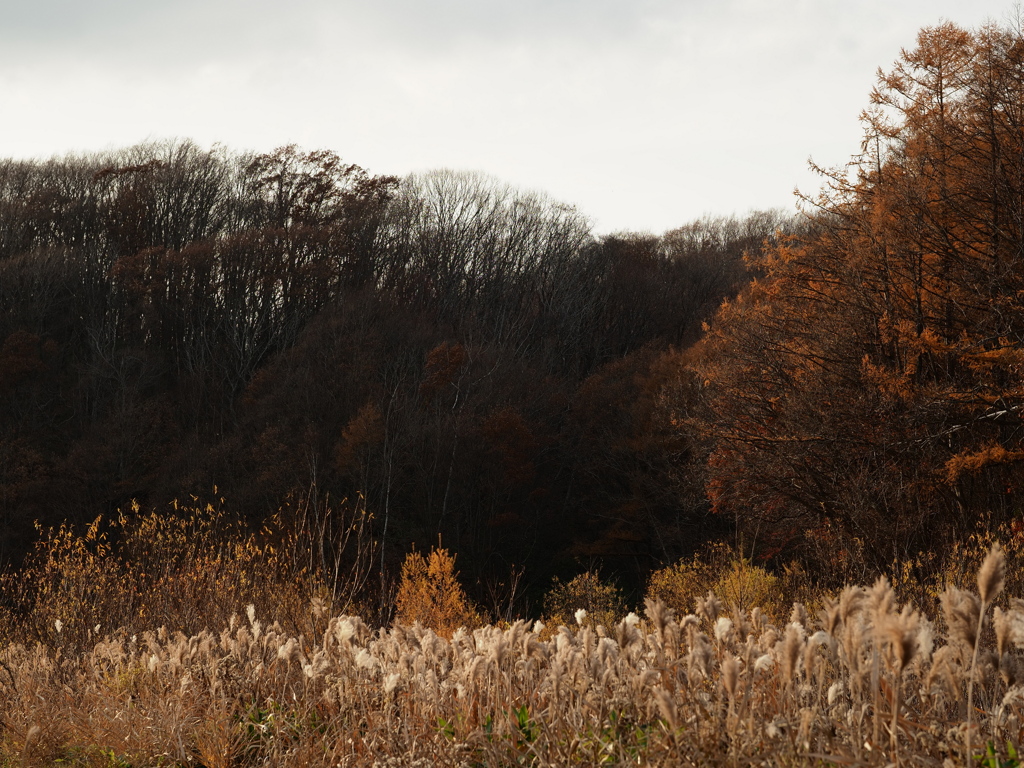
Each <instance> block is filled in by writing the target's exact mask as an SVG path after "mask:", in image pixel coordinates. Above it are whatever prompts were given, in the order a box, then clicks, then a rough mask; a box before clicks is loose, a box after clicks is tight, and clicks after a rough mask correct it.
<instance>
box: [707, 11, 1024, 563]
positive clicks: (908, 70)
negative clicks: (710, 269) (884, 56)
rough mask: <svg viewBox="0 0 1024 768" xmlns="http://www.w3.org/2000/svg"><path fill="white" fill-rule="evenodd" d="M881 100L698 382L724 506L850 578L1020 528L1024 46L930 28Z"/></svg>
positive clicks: (758, 535) (716, 495) (1005, 34)
mask: <svg viewBox="0 0 1024 768" xmlns="http://www.w3.org/2000/svg"><path fill="white" fill-rule="evenodd" d="M871 101H872V104H871V107H870V108H869V109H868V110H867V111H866V112H865V114H864V116H863V122H864V128H865V135H864V142H863V145H862V147H861V152H860V153H859V154H858V155H857V156H855V157H854V159H853V160H852V162H851V164H850V165H849V166H848V167H846V168H839V169H836V170H834V171H827V172H824V173H825V178H826V181H827V184H826V187H825V189H824V190H823V191H822V193H821V194H820V195H818V196H814V197H809V198H806V199H805V209H806V213H807V215H808V217H809V223H810V226H809V228H808V230H807V231H806V233H804V234H801V235H800V236H798V237H792V238H789V239H788V240H786V241H785V242H784V243H781V244H779V245H778V246H776V247H773V248H770V249H768V250H767V251H766V252H765V253H764V254H763V255H762V256H761V257H758V258H757V259H756V262H755V265H756V267H757V268H758V269H759V270H761V271H762V272H763V274H764V276H763V277H762V278H760V279H758V280H756V281H755V282H754V283H753V284H752V285H751V287H750V288H749V289H748V290H747V291H746V292H745V293H744V294H743V295H742V296H741V297H739V298H738V299H737V300H735V301H732V302H729V303H727V304H726V305H725V306H724V307H723V308H722V310H721V311H720V312H719V314H718V316H717V318H716V320H715V322H714V324H713V327H712V330H711V332H710V334H709V335H708V337H707V338H706V340H705V341H704V344H703V360H702V363H701V364H700V366H699V367H700V373H701V378H702V379H703V380H704V387H705V389H704V403H705V405H706V409H707V410H706V412H705V414H704V416H703V424H704V428H705V430H706V432H707V434H708V435H709V436H710V438H711V439H712V440H713V450H712V452H711V455H710V460H709V474H710V480H709V485H708V489H709V495H710V498H711V501H712V503H713V504H714V507H715V509H716V510H718V511H719V512H720V513H722V514H724V515H728V516H730V517H731V518H732V519H734V520H735V521H736V523H737V525H739V526H740V527H741V528H743V529H744V530H746V531H747V532H748V540H755V539H756V542H757V546H758V547H759V548H760V550H761V551H762V552H769V553H771V552H780V551H786V552H790V553H800V554H802V555H804V556H807V557H809V558H811V559H813V560H815V561H816V562H817V563H819V564H820V566H821V567H823V568H827V569H829V570H832V571H833V572H834V568H833V567H832V565H833V564H835V563H837V562H846V563H848V568H849V569H850V570H848V571H847V572H846V573H841V574H839V578H856V577H857V576H858V572H857V569H861V571H860V572H864V570H863V569H865V568H866V569H867V570H870V569H880V568H882V567H884V564H885V563H888V562H890V561H892V560H893V559H896V558H900V557H908V556H910V555H912V553H914V552H916V551H918V550H924V549H929V548H934V547H938V546H940V545H941V544H942V543H943V542H947V543H948V542H950V541H952V540H955V539H958V538H963V537H964V536H966V535H967V534H968V533H970V532H971V531H973V530H974V529H975V527H976V526H977V524H978V521H979V520H980V519H981V518H982V517H983V516H984V515H987V514H990V515H991V521H992V522H993V523H994V524H998V523H999V522H1001V521H1006V520H1009V519H1010V518H1011V517H1012V516H1013V515H1015V514H1016V513H1017V510H1018V509H1019V505H1020V501H1021V490H1022V489H1021V485H1020V477H1021V466H1022V465H1021V461H1022V460H1024V444H1022V438H1024V432H1022V429H1021V417H1020V414H1021V409H1022V408H1024V389H1022V381H1024V377H1022V374H1024V369H1022V363H1024V356H1022V346H1021V345H1022V340H1024V305H1022V303H1021V296H1022V295H1024V293H1022V290H1024V269H1022V267H1024V263H1022V258H1024V251H1022V249H1021V243H1022V242H1024V229H1022V226H1024V203H1022V200H1024V196H1022V193H1024V133H1022V127H1024V106H1022V105H1024V40H1022V38H1021V36H1020V34H1019V33H1018V32H1017V31H1014V30H1011V29H1005V28H1001V27H998V26H996V25H987V26H984V27H982V28H981V29H979V30H977V31H967V30H964V29H961V28H959V27H957V26H955V25H953V24H950V23H945V24H942V25H940V26H938V27H933V28H928V29H925V30H923V31H922V32H921V34H920V35H919V37H918V41H917V46H916V48H914V49H912V50H908V51H905V52H904V53H903V54H902V56H901V58H900V59H899V61H897V62H896V64H895V65H894V67H893V68H892V69H891V70H890V71H888V72H884V73H882V74H881V75H880V78H879V82H878V85H877V87H876V89H875V90H874V92H873V94H872V99H871Z"/></svg>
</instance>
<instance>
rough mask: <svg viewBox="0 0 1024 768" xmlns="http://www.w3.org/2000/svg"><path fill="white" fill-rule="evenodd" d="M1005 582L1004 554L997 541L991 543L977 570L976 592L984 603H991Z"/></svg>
mask: <svg viewBox="0 0 1024 768" xmlns="http://www.w3.org/2000/svg"><path fill="white" fill-rule="evenodd" d="M1005 583H1006V555H1005V554H1004V553H1003V548H1002V547H1001V546H999V542H996V543H995V544H993V545H992V549H991V550H989V553H988V556H987V557H986V558H985V562H983V563H982V564H981V570H979V571H978V594H979V595H980V596H981V602H982V603H984V604H985V605H988V604H989V603H991V602H992V601H993V600H994V599H995V598H996V596H997V595H998V594H999V593H1000V592H1002V591H1003V585H1004V584H1005Z"/></svg>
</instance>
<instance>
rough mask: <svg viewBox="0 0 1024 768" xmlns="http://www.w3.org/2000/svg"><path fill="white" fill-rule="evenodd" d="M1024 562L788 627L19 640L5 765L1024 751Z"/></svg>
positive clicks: (736, 619)
mask: <svg viewBox="0 0 1024 768" xmlns="http://www.w3.org/2000/svg"><path fill="white" fill-rule="evenodd" d="M1004 573H1005V561H1004V558H1003V554H1002V552H1001V550H999V549H998V547H995V548H993V550H992V551H991V552H990V553H989V556H988V557H987V558H986V560H985V563H984V565H983V566H982V568H981V571H980V573H979V575H978V590H977V592H974V591H967V590H961V589H957V588H954V587H950V588H948V589H947V591H946V592H945V594H944V595H943V597H942V601H941V605H942V612H941V615H940V616H937V617H935V619H934V620H932V619H929V618H927V617H925V616H923V615H921V614H920V613H919V612H918V611H917V610H915V609H914V608H913V607H912V606H909V605H904V606H901V605H899V604H898V602H897V600H896V596H895V594H894V592H893V590H892V588H891V587H890V585H889V583H888V582H887V581H886V580H885V579H880V580H879V581H878V582H876V583H875V584H874V585H873V586H871V587H847V588H846V589H844V590H843V591H842V593H841V594H839V595H838V596H836V598H835V599H833V600H827V601H826V602H825V607H824V608H823V609H822V610H821V611H820V613H819V615H817V616H815V617H810V616H808V615H807V612H806V610H804V609H803V607H802V606H801V605H799V604H797V605H795V606H794V607H793V611H792V615H791V616H790V618H789V621H788V622H786V623H782V622H779V625H777V626H776V625H773V624H772V623H769V622H768V621H767V620H766V618H765V616H764V615H762V613H761V612H760V611H759V610H758V609H753V610H751V611H749V612H745V611H743V610H740V609H737V608H730V607H728V606H726V605H724V604H723V603H722V602H720V601H719V600H718V598H716V597H715V595H714V594H708V595H707V596H706V597H704V598H702V599H700V600H698V601H697V605H696V606H695V611H694V613H692V614H689V615H684V616H675V615H673V612H672V611H671V610H669V609H667V608H666V607H665V606H664V604H662V603H661V602H659V601H656V600H650V599H649V600H648V601H647V604H646V611H645V616H644V617H643V618H641V617H639V616H637V615H635V614H630V615H628V616H627V617H626V618H625V619H624V620H622V621H621V622H619V623H617V624H615V625H614V626H610V627H602V626H597V627H593V626H590V625H589V623H588V622H586V621H585V617H584V616H582V615H580V616H579V617H578V619H579V621H580V624H579V625H575V626H573V627H566V626H560V627H557V628H546V627H544V626H543V625H542V624H540V623H539V622H537V623H534V624H533V625H530V624H528V623H527V622H525V621H518V622H516V623H514V624H511V625H509V626H503V627H499V626H494V625H488V626H484V627H482V628H479V629H476V630H474V631H468V630H465V629H460V630H458V631H456V632H455V633H454V634H453V636H452V637H451V638H450V639H446V638H444V637H442V636H440V635H438V634H436V633H435V632H434V631H432V630H430V629H428V628H425V627H423V626H421V625H419V624H414V625H413V626H404V625H400V624H396V625H394V626H392V627H389V628H380V629H372V628H371V627H369V626H368V625H367V624H365V623H364V622H363V621H362V620H361V619H360V618H358V617H355V616H340V617H335V618H331V619H330V620H329V621H328V622H327V624H326V631H324V632H323V633H322V634H320V635H319V636H317V637H314V638H307V637H303V636H297V635H295V634H293V633H289V632H287V631H285V630H284V629H283V628H282V627H281V625H279V624H276V623H274V624H270V625H264V623H263V622H262V621H261V619H260V617H259V616H258V615H257V613H256V610H255V609H253V608H250V609H249V610H248V611H247V612H246V615H244V616H236V617H233V618H232V619H231V620H230V621H229V622H228V624H227V626H224V627H221V628H220V629H218V630H213V629H210V630H204V631H201V632H198V633H196V634H192V635H186V634H184V633H181V632H174V631H170V630H168V629H166V628H161V629H156V630H153V631H148V632H143V633H141V634H137V635H132V636H125V635H124V634H117V633H115V634H113V635H109V636H106V637H104V638H103V639H102V640H99V641H98V642H96V643H95V644H94V645H93V646H92V647H91V648H89V649H87V650H85V651H74V650H72V649H71V648H72V647H71V646H68V648H67V649H65V648H64V647H63V646H62V645H61V644H60V642H59V640H58V641H57V642H55V643H53V644H49V645H43V644H36V645H34V646H32V647H28V646H26V645H24V644H14V643H12V644H9V645H8V646H7V647H5V648H3V650H2V651H0V765H9V766H36V765H54V764H61V765H96V766H157V765H160V766H207V767H208V768H220V767H221V766H247V765H253V766H257V765H259V766H288V765H294V766H369V767H372V768H386V767H390V766H432V765H451V766H520V765H530V766H570V765H586V766H596V765H610V766H617V765H622V766H624V765H645V766H647V765H650V766H660V765H664V766H669V765H671V766H676V765H693V766H708V765H711V766H714V765H722V766H761V765H764V766H787V765H793V766H797V765H801V766H802V765H878V766H883V765H890V764H895V765H906V766H911V765H913V766H917V765H928V766H932V765H934V766H948V765H967V764H971V763H974V762H975V760H976V759H977V756H978V755H981V756H982V757H983V760H984V763H983V764H985V765H991V766H1002V765H1016V764H1017V757H1016V751H1015V749H1016V745H1017V744H1019V743H1020V740H1021V737H1022V727H1024V726H1022V722H1024V720H1022V717H1024V715H1022V704H1024V661H1022V659H1024V657H1022V655H1021V654H1020V648H1021V647H1022V645H1024V602H1022V601H1019V600H1016V599H1012V598H1007V597H1006V596H1005V595H1000V591H1001V590H1002V586H1003V583H1004ZM581 613H582V612H581ZM58 637H59V633H58ZM969 755H971V756H972V757H973V759H971V758H969V757H968V756H969Z"/></svg>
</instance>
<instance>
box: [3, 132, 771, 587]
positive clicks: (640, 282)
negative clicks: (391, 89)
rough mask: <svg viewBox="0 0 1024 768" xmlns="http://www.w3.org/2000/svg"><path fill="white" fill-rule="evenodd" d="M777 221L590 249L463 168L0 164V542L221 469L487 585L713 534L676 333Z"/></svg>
mask: <svg viewBox="0 0 1024 768" xmlns="http://www.w3.org/2000/svg"><path fill="white" fill-rule="evenodd" d="M787 223H788V222H787V221H786V220H785V219H784V218H783V217H781V216H780V215H779V214H775V213H763V214H754V215H751V216H750V217H748V218H746V219H743V220H739V219H725V218H721V219H705V220H702V221H699V222H695V223H693V224H691V225H688V226H685V227H682V228H680V229H678V230H675V231H673V232H669V233H667V234H665V235H664V236H660V237H655V236H647V235H635V234H624V235H615V236H609V237H601V238H598V237H595V236H594V235H593V234H592V232H591V229H590V225H589V223H588V222H587V220H586V219H585V218H584V217H583V216H581V215H580V214H579V213H578V212H577V211H575V210H574V209H572V208H571V207H568V206H565V205H562V204H560V203H557V202H555V201H552V200H550V199H548V198H547V197H545V196H544V195H541V194H536V193H529V192H522V191H518V190H515V189H512V188H509V187H507V186H505V185H503V184H501V183H499V182H497V181H495V180H494V179H491V178H488V177H486V176H482V175H478V174H468V173H457V172H450V171H437V172H432V173H427V174H423V175H418V176H412V177H408V178H405V179H402V180H399V179H395V178H391V177H377V176H372V175H370V174H368V173H367V172H366V171H364V170H363V169H361V168H359V167H357V166H355V165H350V164H346V163H344V162H343V161H341V159H340V158H339V157H338V156H336V155H335V154H333V153H331V152H327V151H313V152H306V151H301V150H299V149H297V148H295V147H284V148H281V149H278V150H276V151H274V152H272V153H269V154H262V155H255V154H237V153H232V152H229V151H227V150H224V149H223V148H214V149H212V150H206V149H202V148H199V147H197V146H196V145H194V144H192V143H190V142H188V141H173V142H166V143H160V144H148V145H142V146H137V147H132V148H129V149H125V150H121V151H117V152H112V153H107V154H98V155H87V156H74V157H66V158H55V159H52V160H49V161H45V162H43V161H14V160H7V161H3V162H0V542H2V546H3V551H2V552H0V559H2V560H4V561H7V562H11V561H15V562H16V561H17V559H18V558H19V556H20V555H21V553H22V552H24V551H25V550H26V549H27V547H28V545H29V543H30V541H31V540H32V539H33V538H34V530H33V528H32V525H33V522H34V521H36V520H38V521H41V522H42V523H44V524H46V525H56V524H59V523H62V522H65V521H68V522H72V523H75V522H78V523H84V522H87V521H91V520H93V519H94V518H95V517H96V515H97V514H100V513H105V514H107V515H108V516H110V515H114V513H115V511H116V510H117V509H127V508H128V507H129V505H130V504H131V502H132V501H133V500H134V501H138V502H139V503H140V504H141V505H142V507H143V508H149V509H157V510H161V509H166V508H167V507H166V505H167V503H169V502H170V501H171V500H172V499H175V498H181V499H186V498H187V496H188V495H189V494H194V495H196V496H199V497H202V498H207V497H209V496H210V494H212V493H214V492H213V489H214V487H217V488H218V489H219V494H220V495H223V496H224V497H226V498H227V499H228V502H229V504H230V508H231V509H233V510H234V512H235V514H237V515H238V516H240V517H241V518H243V519H245V520H247V521H249V522H253V523H257V522H259V521H260V520H262V519H263V518H264V517H266V516H267V515H269V514H272V513H274V512H276V511H277V510H278V509H279V508H280V507H281V505H282V504H283V503H285V502H286V501H287V500H288V499H289V498H294V497H295V495H296V494H297V493H303V494H306V495H308V494H309V493H310V489H315V490H314V492H315V494H317V495H318V496H319V497H322V498H333V499H336V500H338V501H340V500H341V499H343V498H348V499H349V500H350V501H351V502H352V503H359V504H362V505H363V506H364V507H365V508H366V509H367V510H368V511H369V513H370V514H371V515H372V522H371V525H372V535H373V537H374V538H375V539H376V540H377V541H378V542H379V543H380V544H381V550H380V551H381V558H382V559H381V562H382V563H383V564H384V565H385V566H387V565H388V564H389V563H390V565H391V567H392V570H395V569H396V567H397V563H398V562H400V560H401V558H402V557H403V556H404V554H405V552H406V551H407V549H408V547H409V545H410V544H411V543H413V542H419V543H420V545H421V547H425V546H429V545H430V544H431V543H433V542H436V541H437V537H438V536H439V535H440V536H441V537H442V539H443V541H444V543H445V545H446V546H449V547H451V548H452V549H453V550H454V551H458V552H460V553H462V560H461V562H462V563H463V567H464V572H465V573H467V574H469V575H471V576H472V577H473V578H474V579H476V580H479V581H480V582H482V583H485V582H487V581H488V580H489V579H491V577H492V576H493V577H494V578H499V576H495V574H500V577H502V578H503V577H504V576H505V575H507V573H508V572H509V569H510V568H511V567H512V566H513V565H515V566H519V567H521V566H536V569H535V570H536V571H537V573H538V577H539V578H540V579H541V581H542V583H544V584H546V580H547V578H548V576H549V574H550V573H551V571H552V570H555V569H557V568H558V567H559V565H558V564H559V563H572V562H573V561H574V559H575V558H584V559H586V558H594V557H601V558H605V559H606V560H607V562H609V563H612V564H615V565H617V566H619V567H620V568H624V569H625V570H627V571H629V572H633V573H636V574H637V576H638V578H639V577H640V576H641V575H642V574H643V573H644V572H645V571H646V570H647V569H649V568H650V567H651V566H653V565H657V564H658V563H660V562H662V561H665V560H668V559H672V558H674V557H677V556H679V555H680V554H682V553H684V552H686V551H689V550H691V549H692V547H693V546H694V545H695V544H696V543H699V541H700V540H701V539H702V538H703V537H704V535H705V533H706V532H707V531H708V530H709V529H710V528H711V527H713V525H711V524H710V523H709V522H708V518H707V508H706V504H705V502H704V500H703V493H702V491H701V488H700V480H699V473H697V472H693V471H691V470H690V468H688V463H689V462H691V461H692V457H693V455H694V454H693V446H692V444H691V441H690V439H689V438H688V437H687V435H686V434H685V433H683V432H680V431H679V430H678V429H676V428H675V427H674V426H673V425H672V419H671V412H672V411H673V409H675V408H677V406H678V402H679V398H680V397H683V399H685V390H686V389H687V387H686V385H683V384H680V382H681V381H683V380H684V379H685V377H681V376H680V373H679V372H680V370H681V369H682V365H683V362H682V357H681V356H680V354H679V353H678V350H680V349H683V348H685V347H686V346H687V345H689V344H690V343H692V342H693V341H694V340H695V339H696V338H698V336H699V335H700V325H701V322H702V321H704V320H705V319H707V318H708V317H709V316H710V314H711V313H712V312H713V311H714V309H715V308H716V307H717V305H718V304H719V303H720V301H721V299H722V298H723V297H725V296H729V295H732V294H734V293H735V292H736V291H737V290H738V289H739V288H740V287H741V286H742V284H743V283H744V282H745V281H746V280H747V279H748V273H747V267H746V265H745V264H744V262H743V261H742V256H743V254H744V252H746V251H749V250H751V249H753V250H755V251H756V250H758V249H759V248H760V247H761V245H762V243H763V241H764V240H765V239H766V238H769V239H770V238H773V237H774V236H775V233H776V230H777V229H778V228H779V227H780V226H786V225H787ZM673 393H674V394H673ZM669 394H672V397H668V395H669ZM360 499H362V501H359V500H360ZM481 589H483V587H481Z"/></svg>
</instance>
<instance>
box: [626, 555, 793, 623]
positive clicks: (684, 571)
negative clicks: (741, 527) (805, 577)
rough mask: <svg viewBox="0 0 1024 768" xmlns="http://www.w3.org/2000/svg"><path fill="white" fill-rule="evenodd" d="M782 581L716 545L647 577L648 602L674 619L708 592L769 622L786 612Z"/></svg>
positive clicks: (688, 609)
mask: <svg viewBox="0 0 1024 768" xmlns="http://www.w3.org/2000/svg"><path fill="white" fill-rule="evenodd" d="M783 586H784V585H783V581H782V580H781V579H780V578H779V577H778V576H775V575H774V574H772V573H769V572H768V571H767V570H765V569H764V568H762V567H761V566H759V565H754V564H753V563H751V562H750V561H749V560H747V559H746V558H743V557H737V556H736V554H735V552H734V551H733V550H732V548H730V547H729V546H727V545H725V544H722V543H716V544H714V545H712V546H711V547H709V549H708V551H707V552H706V553H703V554H698V555H695V556H694V557H693V559H691V560H680V561H679V562H678V563H674V564H673V565H669V566H667V567H665V568H661V569H660V570H657V571H655V572H654V573H652V574H651V577H650V579H649V580H648V582H647V594H646V596H647V597H648V598H651V599H652V600H661V602H663V603H664V604H665V605H666V606H668V607H669V608H671V609H673V610H674V611H675V612H676V614H677V615H683V614H687V613H692V612H693V611H694V610H695V607H696V603H697V600H698V599H699V598H703V597H704V596H705V595H706V594H707V593H708V591H709V590H710V591H712V592H714V593H715V595H716V596H717V597H718V598H719V600H721V601H722V602H723V603H725V605H727V606H733V605H736V606H738V607H739V608H742V609H744V610H746V611H749V610H751V609H752V608H755V607H756V608H760V609H761V611H762V612H763V613H764V614H765V615H767V616H768V617H769V618H771V619H773V620H778V619H781V618H784V617H785V613H786V611H787V610H788V608H789V605H788V601H787V599H786V598H787V596H786V594H785V592H784V589H783Z"/></svg>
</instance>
